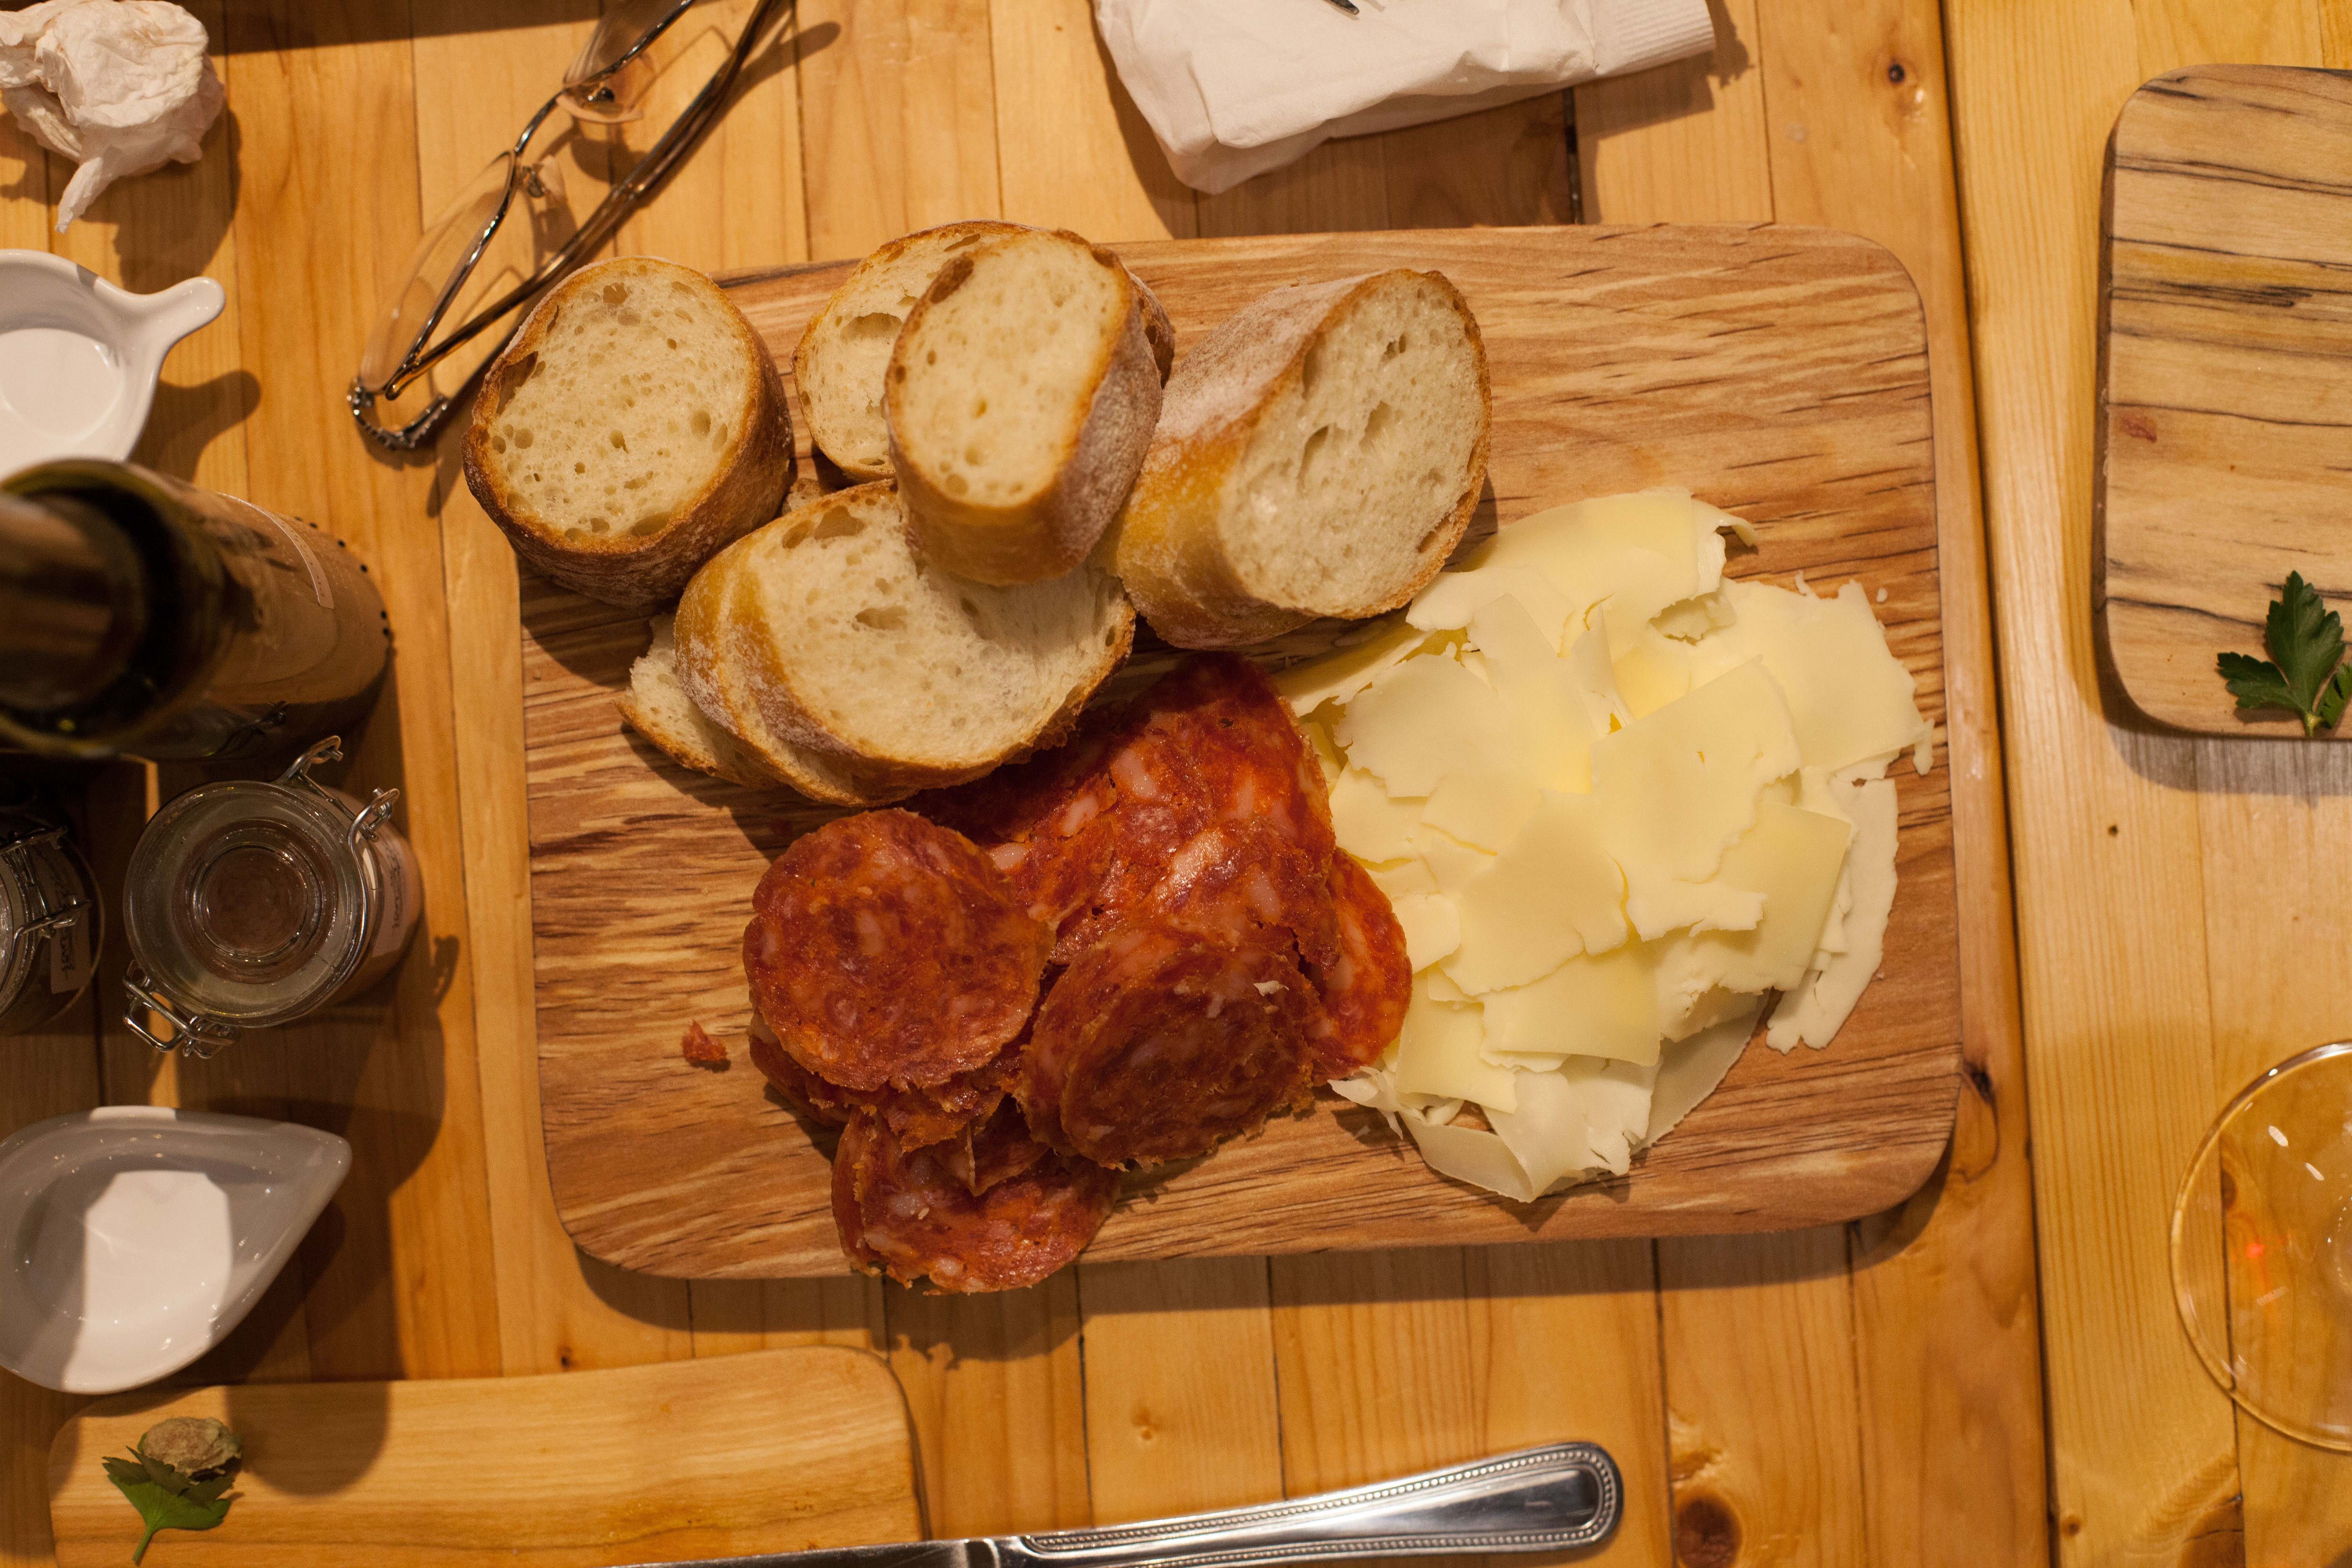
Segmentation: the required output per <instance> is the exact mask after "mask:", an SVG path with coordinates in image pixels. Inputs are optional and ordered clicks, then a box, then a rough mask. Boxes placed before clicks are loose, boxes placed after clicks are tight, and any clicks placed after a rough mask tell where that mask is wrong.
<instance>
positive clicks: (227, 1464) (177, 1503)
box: [100, 1415, 244, 1563]
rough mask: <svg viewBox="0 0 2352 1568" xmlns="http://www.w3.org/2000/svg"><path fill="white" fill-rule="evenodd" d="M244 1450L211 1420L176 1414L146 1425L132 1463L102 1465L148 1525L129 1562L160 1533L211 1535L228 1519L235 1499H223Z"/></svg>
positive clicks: (107, 1461) (143, 1552) (106, 1462)
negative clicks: (166, 1531) (192, 1531)
mask: <svg viewBox="0 0 2352 1568" xmlns="http://www.w3.org/2000/svg"><path fill="white" fill-rule="evenodd" d="M243 1448H244V1445H243V1444H242V1443H241V1442H239V1441H238V1440H237V1436H236V1433H234V1432H232V1431H230V1430H229V1429H228V1428H227V1427H226V1426H222V1425H221V1424H220V1423H219V1422H217V1421H215V1420H213V1419H212V1418H211V1417H209V1416H204V1415H174V1416H173V1417H172V1418H171V1419H170V1420H168V1421H159V1422H157V1423H156V1424H155V1425H154V1426H150V1427H149V1428H148V1429H147V1431H146V1433H145V1435H143V1436H141V1438H140V1439H139V1442H138V1444H137V1446H136V1447H133V1448H132V1449H131V1458H127V1459H104V1460H101V1461H100V1463H101V1464H103V1465H104V1466H105V1467H106V1479H109V1480H110V1481H112V1482H113V1483H114V1484H115V1486H116V1488H117V1489H120V1490H121V1493H122V1495H123V1496H124V1497H126V1498H129V1499H130V1500H131V1507H133V1508H135V1509H137V1510H139V1517H140V1518H141V1519H142V1520H144V1521H146V1523H147V1532H146V1533H145V1534H144V1535H142V1536H141V1537H140V1538H139V1544H138V1545H136V1546H134V1547H132V1548H131V1562H132V1563H137V1562H139V1560H140V1559H141V1558H142V1557H144V1556H146V1555H147V1543H148V1542H151V1541H152V1540H154V1539H155V1532H156V1531H159V1530H210V1529H212V1528H213V1526H215V1525H216V1524H218V1523H219V1522H220V1521H222V1520H224V1519H226V1518H227V1517H228V1505H229V1504H230V1503H232V1502H234V1501H236V1496H235V1494H233V1493H229V1495H226V1496H224V1495H223V1494H225V1493H228V1489H229V1485H230V1483H231V1482H232V1481H234V1480H236V1463H237V1456H238V1454H239V1453H240V1452H242V1451H243Z"/></svg>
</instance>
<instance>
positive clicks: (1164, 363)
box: [793, 218, 1176, 481]
mask: <svg viewBox="0 0 2352 1568" xmlns="http://www.w3.org/2000/svg"><path fill="white" fill-rule="evenodd" d="M1026 227H1027V226H1026V225H1025V224H1017V223H999V222H997V221H996V220H994V219H992V218H975V219H972V220H970V221H968V222H964V223H950V224H942V225H941V226H939V227H938V228H927V229H924V230H922V231H920V232H919V233H917V234H909V235H905V236H902V237H899V238H898V239H894V240H892V241H891V242H890V243H889V244H887V245H886V246H884V247H882V248H881V249H879V250H877V251H876V252H875V253H874V254H873V255H871V256H869V257H867V258H866V259H865V260H863V261H861V262H859V263H858V264H857V266H856V268H855V269H854V270H853V271H852V272H851V273H850V274H849V276H848V277H847V278H845V279H843V280H842V284H841V287H840V288H838V289H835V290H834V291H833V297H832V298H831V299H829V300H826V301H825V302H824V305H823V306H822V307H821V308H820V309H819V310H817V313H816V314H815V315H814V316H812V317H810V318H809V323H808V325H807V326H806V327H805V328H803V329H802V331H801V341H800V344H799V346H798V347H797V348H795V349H794V350H793V381H794V382H795V383H796V384H798V385H799V387H800V393H801V412H802V414H803V416H805V417H806V418H807V420H808V427H809V437H810V439H812V440H814V442H815V443H816V445H817V448H818V450H820V451H822V452H823V453H824V455H825V456H826V457H827V458H831V459H832V460H833V461H834V462H835V464H836V465H838V466H839V468H841V471H842V472H843V473H845V474H846V475H847V476H849V478H850V479H852V480H853V481H855V480H859V479H887V478H889V477H890V426H889V424H888V422H887V421H886V420H885V419H884V418H883V417H882V375H883V372H885V371H886V370H887V369H888V368H889V364H890V347H891V345H892V344H893V343H896V342H898V329H899V327H900V326H902V325H903V324H904V323H905V321H906V320H907V314H908V311H910V310H913V309H914V308H915V302H916V301H917V300H920V299H921V298H922V297H923V293H924V291H925V290H926V289H929V288H930V286H931V280H932V279H935V278H937V277H938V276H939V275H940V268H942V267H944V266H946V265H947V263H948V261H949V260H950V258H953V257H955V256H957V255H960V254H961V253H962V252H964V251H967V250H970V249H971V248H972V247H975V246H979V245H983V244H986V243H987V242H988V241H990V240H992V239H999V238H1002V237H1004V236H1005V235H1008V234H1018V233H1021V232H1022V231H1023V230H1024V229H1025V228H1026ZM1129 276H1130V277H1132V276H1133V275H1132V274H1129ZM1135 286H1136V290H1137V296H1138V302H1139V304H1140V305H1141V307H1142V310H1143V335H1144V339H1145V341H1146V342H1148V343H1149V344H1150V349H1151V358H1152V363H1154V364H1155V365H1156V366H1157V367H1158V369H1159V372H1160V380H1161V381H1166V380H1167V379H1168V373H1169V371H1170V369H1171V368H1172V367H1173V365H1174V363H1175V359H1176V329H1175V328H1174V327H1173V326H1171V324H1170V323H1169V321H1168V312H1167V311H1166V310H1163V309H1162V308H1161V307H1160V296H1158V295H1157V294H1154V293H1153V292H1152V291H1151V290H1150V289H1149V288H1147V287H1145V285H1144V283H1143V280H1142V279H1136V280H1135Z"/></svg>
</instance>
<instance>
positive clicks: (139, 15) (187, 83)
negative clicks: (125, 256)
mask: <svg viewBox="0 0 2352 1568" xmlns="http://www.w3.org/2000/svg"><path fill="white" fill-rule="evenodd" d="M208 42H209V39H208V38H207V37H205V26H204V24H203V23H202V22H199V21H197V20H196V19H195V18H194V16H190V15H189V14H188V13H187V12H186V11H184V10H183V9H181V8H180V7H179V6H177V5H170V4H167V3H166V0H42V3H41V4H40V5H33V6H28V7H27V8H26V9H25V10H22V11H0V104H5V106H6V107H7V109H8V111H9V112H10V113H12V114H14V115H15V116H16V119H17V121H18V122H19V123H21V124H22V125H23V126H24V127H25V129H26V131H28V132H31V133H32V137H33V140H34V141H36V142H39V143H40V144H41V145H42V146H44V147H47V149H48V150H49V151H50V152H52V153H58V154H59V155H60V156H62V157H67V158H71V159H72V160H73V161H74V162H75V163H79V164H80V165H81V167H80V168H79V169H76V170H75V171H74V177H73V179H72V180H71V181H70V182H69V183H68V184H67V185H66V188H65V192H64V194H63V195H61V196H59V197H58V233H60V234H62V233H64V232H65V227H66V226H67V225H68V224H69V223H71V222H73V220H74V219H76V218H78V217H79V216H81V215H82V213H83V212H84V211H86V210H87V209H88V208H89V204H90V203H92V202H94V201H96V200H97V199H98V194H99V193H100V191H103V190H104V189H106V187H107V186H108V185H110V184H113V183H114V182H115V181H117V180H119V179H121V178H122V177H123V176H124V175H126V174H145V173H146V172H147V171H148V170H150V169H153V168H157V167H159V166H161V165H162V164H163V163H164V162H165V161H166V160H167V159H173V158H176V159H178V160H179V161H180V162H181V163H194V162H195V161H196V160H197V159H199V158H201V157H203V156H204V146H203V143H204V139H205V131H207V130H208V129H210V128H211V126H212V122H213V120H214V118H215V116H217V115H218V114H219V113H220V110H221V103H222V100H223V99H224V98H225V96H226V95H225V94H224V93H223V91H222V89H221V80H220V78H219V77H217V76H215V75H214V74H213V67H212V61H210V60H209V59H207V58H205V47H206V45H207V43H208Z"/></svg>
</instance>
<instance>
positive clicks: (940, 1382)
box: [883, 1273, 1091, 1538]
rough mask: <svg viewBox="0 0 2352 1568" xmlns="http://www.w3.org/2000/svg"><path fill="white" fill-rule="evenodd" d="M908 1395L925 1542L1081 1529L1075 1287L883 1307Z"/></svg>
mask: <svg viewBox="0 0 2352 1568" xmlns="http://www.w3.org/2000/svg"><path fill="white" fill-rule="evenodd" d="M883 1313H884V1316H885V1318H886V1319H887V1322H888V1324H889V1335H890V1351H889V1356H890V1370H891V1371H892V1372H894V1373H897V1374H898V1383H899V1385H900V1386H901V1387H903V1388H904V1389H905V1390H906V1391H907V1408H908V1413H909V1415H911V1416H912V1417H913V1420H914V1424H915V1438H916V1442H917V1444H918V1446H919V1450H920V1453H921V1469H922V1481H923V1500H924V1517H925V1518H926V1519H927V1520H929V1522H930V1533H931V1534H932V1535H933V1536H935V1537H940V1538H950V1537H955V1536H963V1535H1005V1534H1017V1533H1019V1532H1021V1531H1032V1530H1055V1529H1059V1528H1062V1527H1064V1526H1069V1525H1079V1524H1086V1523H1088V1522H1090V1520H1091V1516H1090V1514H1089V1512H1088V1510H1087V1442H1086V1395H1085V1391H1084V1388H1083V1386H1082V1384H1083V1373H1081V1370H1080V1366H1079V1358H1078V1295H1077V1280H1076V1279H1074V1278H1073V1277H1072V1276H1071V1275H1069V1274H1067V1273H1064V1274H1059V1275H1056V1276H1055V1277H1054V1278H1053V1279H1048V1280H1046V1281H1045V1283H1044V1284H1042V1285H1038V1286H1034V1287H1033V1288H1031V1289H1026V1290H1011V1291H1007V1292H1005V1293H1003V1295H997V1296H924V1295H918V1294H917V1293H916V1292H914V1291H912V1290H908V1289H899V1288H898V1287H896V1286H893V1287H891V1288H890V1289H889V1290H888V1292H887V1295H886V1296H885V1297H884V1299H883Z"/></svg>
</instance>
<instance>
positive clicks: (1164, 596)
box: [1108, 272, 1490, 648]
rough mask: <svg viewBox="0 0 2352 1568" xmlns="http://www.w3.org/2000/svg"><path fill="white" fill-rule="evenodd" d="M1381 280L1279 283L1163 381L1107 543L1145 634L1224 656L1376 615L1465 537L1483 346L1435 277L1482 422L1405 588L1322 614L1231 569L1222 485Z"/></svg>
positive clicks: (1462, 306) (1484, 431) (1418, 585)
mask: <svg viewBox="0 0 2352 1568" xmlns="http://www.w3.org/2000/svg"><path fill="white" fill-rule="evenodd" d="M1383 276H1385V275H1384V274H1381V273H1371V274H1367V275H1364V276H1360V277H1355V278H1343V279H1336V280H1334V281H1332V282H1328V283H1319V284H1307V285H1300V286H1297V287H1292V288H1286V289H1276V290H1274V291H1273V292H1271V293H1269V294H1265V295H1262V296H1260V297H1259V298H1258V299H1256V300H1252V301H1251V302H1250V303H1249V304H1247V305H1244V306H1243V307H1242V308H1241V309H1240V310H1236V311H1234V314H1233V315H1231V316H1230V317H1228V318H1226V320H1225V321H1223V323H1221V324H1220V325H1219V326H1218V327H1217V329H1216V330H1215V331H1213V332H1211V333H1210V334H1209V335H1208V337H1206V338H1204V339H1202V341H1201V342H1199V343H1198V344H1196V345H1195V346H1194V347H1193V349H1192V352H1191V353H1188V354H1187V355H1185V357H1184V361H1183V363H1181V364H1180V365H1178V366H1177V367H1176V372H1175V374H1174V375H1172V376H1171V377H1170V378H1169V383H1168V391H1167V398H1166V402H1165V404H1164V405H1163V408H1162V411H1161V415H1160V426H1159V429H1158V432H1157V433H1156V434H1155V435H1154V437H1153V438H1152V443H1151V450H1150V453H1149V454H1148V455H1147V456H1146V457H1145V458H1144V462H1143V469H1142V472H1141V473H1139V475H1138V476H1137V477H1136V481H1135V487H1134V489H1133V490H1132V491H1131V492H1130V493H1129V497H1128V500H1127V505H1126V508H1125V509H1124V510H1122V511H1121V513H1120V515H1119V519H1118V525H1117V527H1116V529H1115V530H1114V531H1113V533H1112V535H1111V537H1110V540H1109V541H1108V544H1109V548H1110V552H1111V559H1112V561H1113V563H1114V566H1115V569H1116V570H1117V571H1118V575H1119V578H1120V580H1121V581H1122V582H1124V583H1125V584H1127V590H1128V593H1129V595H1130V596H1131V597H1132V598H1133V599H1134V600H1135V603H1136V607H1137V608H1138V609H1139V610H1140V611H1141V612H1142V613H1143V616H1144V618H1145V619H1146V620H1147V621H1149V622H1150V625H1151V629H1152V630H1153V631H1155V632H1157V633H1159V634H1160V637H1162V638H1164V639H1166V640H1167V641H1168V642H1170V643H1172V644H1174V645H1175V646H1176V647H1189V648H1223V647H1241V646H1243V645H1244V644H1248V643H1255V642H1262V641H1264V640H1265V639H1266V638H1268V637H1279V636H1281V635H1282V634H1284V633H1285V632H1289V631H1294V630H1296V629H1297V628H1298V627H1299V626H1305V625H1306V624H1307V622H1309V621H1311V620H1314V619H1316V618H1317V616H1318V613H1328V614H1332V615H1337V616H1343V617H1345V618H1348V619H1361V618H1363V617H1365V616H1377V615H1382V614H1385V613H1386V612H1388V611H1390V610H1393V609H1396V608H1398V607H1400V606H1401V605H1405V604H1406V603H1408V602H1410V601H1411V600H1412V596H1413V595H1415V594H1418V593H1419V592H1421V590H1422V589H1423V588H1425V587H1427V586H1428V585H1429V584H1430V582H1431V581H1432V580H1433V578H1434V577H1435V576H1436V575H1437V574H1438V572H1439V571H1441V570H1442V569H1443V568H1444V563H1445V561H1446V558H1447V557H1448V556H1450V555H1451V554H1452V553H1453V552H1454V547H1455V546H1456V545H1458V544H1459V543H1460V542H1461V541H1462V535H1463V533H1464V531H1465V530H1467V529H1468V527H1469V526H1470V516H1471V513H1472V512H1473V511H1475V510H1476V508H1477V505H1478V495H1479V491H1480V489H1482V488H1483V486H1484V484H1485V480H1486V457H1487V444H1488V438H1489V435H1490V429H1489V421H1488V419H1487V418H1486V416H1485V414H1484V410H1485V408H1486V405H1487V403H1488V400H1489V383H1488V377H1487V370H1486V345H1485V343H1484V342H1483V341H1482V340H1481V339H1480V337H1479V334H1478V323H1477V321H1476V319H1475V317H1473V316H1472V315H1471V313H1470V308H1469V306H1468V304H1467V303H1466V302H1465V301H1464V300H1463V299H1462V296H1461V294H1460V292H1459V291H1458V290H1456V289H1454V286H1453V284H1452V282H1450V281H1449V280H1448V279H1446V278H1445V277H1444V274H1442V273H1434V272H1433V273H1426V274H1423V276H1424V277H1428V278H1433V279H1436V280H1437V281H1438V282H1439V283H1441V284H1443V285H1444V296H1445V298H1446V300H1448V302H1449V303H1450V305H1451V306H1452V308H1453V310H1454V312H1455V313H1456V314H1457V315H1458V316H1459V317H1460V318H1461V321H1462V323H1463V326H1464V328H1465V332H1466V334H1467V336H1468V338H1469V342H1470V347H1471V352H1472V353H1473V355H1474V356H1475V363H1476V371H1477V386H1478V400H1479V404H1480V406H1481V410H1482V414H1481V417H1480V420H1479V424H1478V433H1477V437H1476V445H1475V448H1474V450H1473V452H1472V454H1471V458H1470V465H1469V477H1468V480H1467V483H1466V484H1465V487H1464V489H1463V491H1462V494H1461V496H1460V497H1459V498H1458V499H1457V500H1455V501H1454V505H1453V506H1452V507H1451V508H1450V509H1449V510H1448V511H1447V512H1446V514H1445V516H1444V519H1443V520H1442V521H1439V522H1438V524H1437V526H1436V530H1435V531H1434V534H1433V546H1432V548H1431V549H1430V550H1429V551H1428V552H1427V553H1426V554H1425V555H1424V557H1423V560H1422V562H1421V563H1420V564H1419V566H1418V569H1417V571H1416V573H1415V574H1414V575H1413V576H1412V579H1411V580H1409V581H1404V582H1400V583H1397V584H1394V585H1393V586H1392V588H1391V591H1390V592H1387V593H1385V594H1382V595H1380V596H1379V597H1378V598H1376V599H1374V600H1372V601H1370V602H1369V603H1365V604H1361V605H1349V606H1347V607H1345V608H1343V609H1338V610H1332V611H1328V612H1317V611H1311V610H1303V609H1298V608H1295V607H1293V606H1289V605H1277V604H1272V603H1269V602H1267V601H1266V600H1265V599H1263V598H1261V597H1259V596H1258V595H1256V594H1255V593H1254V592H1252V591H1251V589H1250V588H1249V587H1248V586H1247V585H1246V584H1244V583H1243V582H1242V580H1241V577H1240V574H1238V572H1237V571H1236V570H1235V569H1234V563H1233V560H1232V557H1231V556H1230V555H1229V554H1228V552H1227V551H1226V548H1225V544H1224V541H1223V537H1222V533H1221V531H1220V528H1219V517H1220V512H1221V510H1222V508H1223V504H1224V500H1225V494H1224V492H1225V485H1226V481H1227V479H1229V478H1230V477H1231V475H1232V473H1233V472H1234V468H1235V467H1236V465H1237V464H1239V462H1240V461H1241V459H1242V458H1243V456H1244V454H1245V453H1246V452H1247V451H1248V450H1249V447H1250V444H1251V440H1252V438H1253V437H1254V436H1255V433H1256V425H1257V421H1258V419H1259V418H1260V417H1261V416H1263V415H1264V414H1265V411H1266V409H1267V407H1268V406H1269V405H1271V404H1272V403H1273V402H1274V401H1275V398H1276V395H1277V394H1279V393H1280V392H1282V391H1284V390H1285V389H1286V388H1288V387H1290V386H1294V385H1296V384H1297V383H1298V381H1299V379H1300V377H1301V376H1302V375H1303V374H1305V367H1306V363H1307V351H1308V349H1309V348H1310V347H1311V346H1312V345H1313V344H1314V342H1316V339H1317V337H1318V333H1319V332H1320V331H1321V329H1322V328H1323V326H1324V324H1325V323H1326V322H1327V321H1330V320H1332V319H1333V318H1334V317H1336V316H1338V315H1339V313H1340V311H1342V310H1344V309H1345V308H1346V307H1347V305H1348V304H1349V301H1350V300H1353V299H1354V298H1355V297H1356V295H1357V294H1359V293H1360V292H1363V291H1366V290H1369V289H1374V288H1376V287H1378V286H1379V285H1380V283H1381V279H1382V277H1383Z"/></svg>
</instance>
